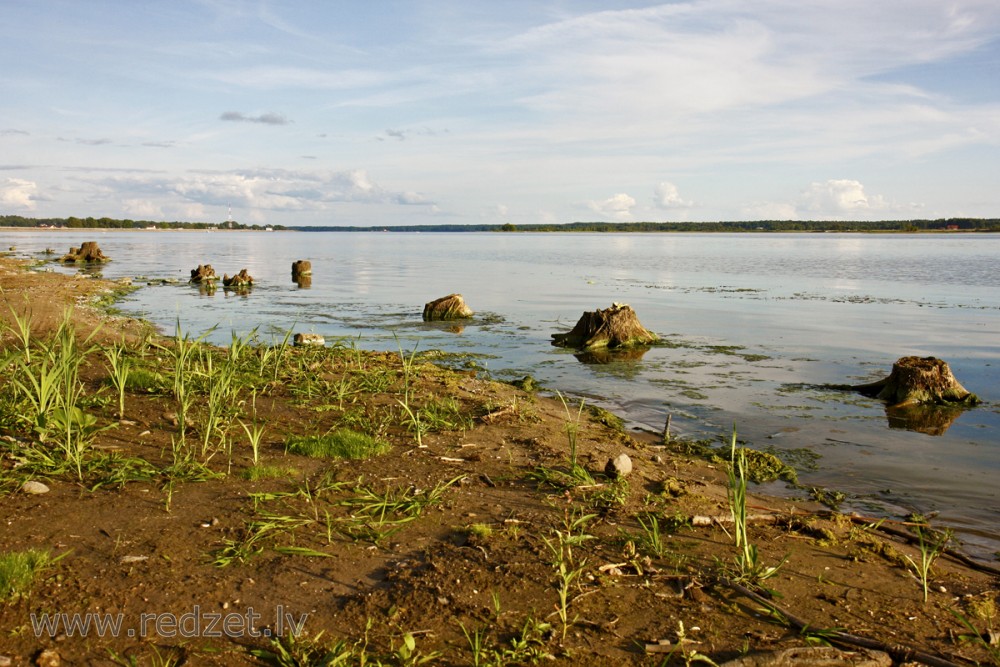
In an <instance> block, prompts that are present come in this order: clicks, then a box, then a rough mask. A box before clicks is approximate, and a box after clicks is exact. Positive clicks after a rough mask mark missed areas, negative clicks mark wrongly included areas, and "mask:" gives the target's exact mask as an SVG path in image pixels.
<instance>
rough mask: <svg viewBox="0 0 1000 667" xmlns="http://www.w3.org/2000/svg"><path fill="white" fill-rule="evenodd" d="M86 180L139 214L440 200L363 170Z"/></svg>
mask: <svg viewBox="0 0 1000 667" xmlns="http://www.w3.org/2000/svg"><path fill="white" fill-rule="evenodd" d="M81 180H86V181H87V182H89V183H91V184H93V185H96V186H99V187H100V188H101V189H102V190H103V192H104V197H105V198H109V199H118V200H120V201H121V202H122V203H123V206H124V207H125V210H126V211H127V212H129V213H130V214H132V213H134V214H135V215H154V214H156V213H161V214H171V213H174V214H181V213H186V212H192V213H197V214H198V216H200V217H203V216H204V215H205V211H206V207H221V206H230V205H231V206H233V207H234V208H236V207H238V208H241V209H243V210H267V211H323V210H326V209H328V208H329V207H330V206H331V205H333V204H338V203H358V204H389V205H397V206H414V205H419V206H432V205H433V204H434V202H432V201H430V200H428V199H427V197H425V196H424V195H423V194H421V193H419V192H412V191H403V190H390V189H388V188H385V187H383V186H381V185H379V184H378V183H376V182H374V181H373V180H372V179H371V177H370V176H369V175H368V173H367V171H365V170H363V169H356V170H351V171H339V172H338V171H320V170H317V171H309V170H286V169H250V170H235V171H202V172H192V173H190V174H189V175H185V176H177V177H170V176H166V177H164V176H158V175H147V174H130V175H114V176H109V177H106V178H102V179H99V180H89V179H81ZM147 212H148V213H147Z"/></svg>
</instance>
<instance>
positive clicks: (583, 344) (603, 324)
mask: <svg viewBox="0 0 1000 667" xmlns="http://www.w3.org/2000/svg"><path fill="white" fill-rule="evenodd" d="M658 340H660V338H659V336H657V335H656V334H654V333H652V332H651V331H648V330H647V329H646V328H645V327H644V326H642V324H641V323H640V322H639V318H638V317H637V316H636V314H635V311H634V310H632V306H630V305H628V304H627V303H615V304H612V305H611V307H610V308H605V309H604V310H595V311H590V312H586V313H584V314H583V316H582V317H580V320H579V321H578V322H577V323H576V326H575V327H573V330H572V331H570V332H569V333H564V334H552V344H553V345H559V346H561V347H573V348H576V349H578V350H588V349H591V348H601V347H607V348H617V347H630V346H633V345H648V344H649V343H655V342H656V341H658Z"/></svg>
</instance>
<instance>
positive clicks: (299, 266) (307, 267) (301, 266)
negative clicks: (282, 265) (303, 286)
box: [292, 259, 313, 282]
mask: <svg viewBox="0 0 1000 667" xmlns="http://www.w3.org/2000/svg"><path fill="white" fill-rule="evenodd" d="M312 272H313V265H312V262H310V261H309V260H307V259H297V260H295V261H294V262H292V280H294V281H295V282H298V281H299V278H302V277H303V276H311V275H312Z"/></svg>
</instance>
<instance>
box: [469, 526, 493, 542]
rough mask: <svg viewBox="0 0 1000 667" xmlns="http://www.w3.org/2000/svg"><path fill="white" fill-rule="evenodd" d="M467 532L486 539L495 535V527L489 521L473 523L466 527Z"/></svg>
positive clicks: (472, 535)
mask: <svg viewBox="0 0 1000 667" xmlns="http://www.w3.org/2000/svg"><path fill="white" fill-rule="evenodd" d="M465 533H466V534H467V535H469V536H470V537H478V538H480V539H484V540H485V539H488V538H489V537H490V536H492V535H493V527H492V526H491V525H490V524H488V523H471V524H469V525H468V526H466V527H465Z"/></svg>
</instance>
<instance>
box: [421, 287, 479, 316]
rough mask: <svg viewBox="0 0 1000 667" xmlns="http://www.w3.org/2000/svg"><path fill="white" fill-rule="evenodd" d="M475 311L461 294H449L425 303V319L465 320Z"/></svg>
mask: <svg viewBox="0 0 1000 667" xmlns="http://www.w3.org/2000/svg"><path fill="white" fill-rule="evenodd" d="M474 314H475V313H474V312H473V311H472V309H471V308H469V307H468V306H467V305H465V299H463V298H462V295H461V294H449V295H448V296H443V297H441V298H440V299H434V300H433V301H430V302H428V303H426V304H424V321H425V322H434V321H438V320H464V319H468V318H470V317H472V316H473V315H474Z"/></svg>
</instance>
